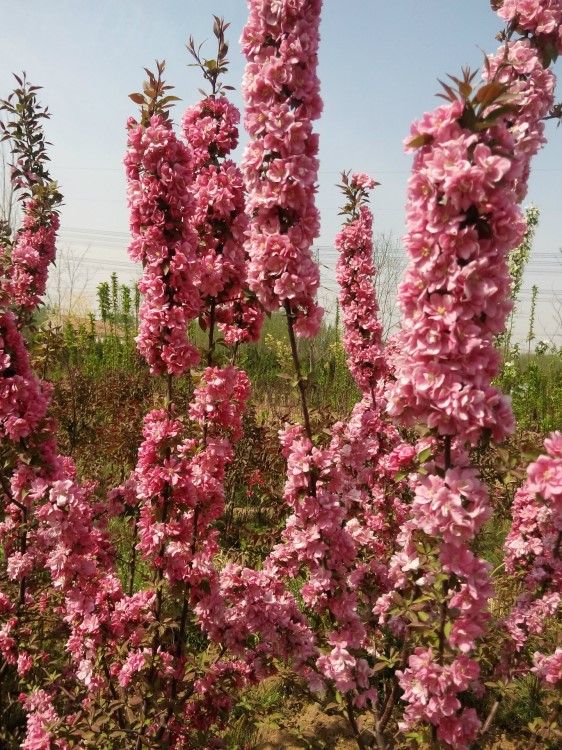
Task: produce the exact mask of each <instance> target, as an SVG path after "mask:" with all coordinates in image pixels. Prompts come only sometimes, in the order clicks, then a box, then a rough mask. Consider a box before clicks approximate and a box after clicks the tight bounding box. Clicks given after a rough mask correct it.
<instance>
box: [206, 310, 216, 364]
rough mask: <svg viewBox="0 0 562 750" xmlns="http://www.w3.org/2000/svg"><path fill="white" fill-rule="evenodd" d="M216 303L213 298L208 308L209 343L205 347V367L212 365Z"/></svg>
mask: <svg viewBox="0 0 562 750" xmlns="http://www.w3.org/2000/svg"><path fill="white" fill-rule="evenodd" d="M216 306H217V303H216V301H215V300H214V299H213V300H212V301H211V306H210V309H209V344H208V347H207V367H212V366H213V354H214V350H215V310H216Z"/></svg>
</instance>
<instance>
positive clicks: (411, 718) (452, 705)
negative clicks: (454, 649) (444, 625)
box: [396, 648, 480, 750]
mask: <svg viewBox="0 0 562 750" xmlns="http://www.w3.org/2000/svg"><path fill="white" fill-rule="evenodd" d="M479 673H480V668H479V666H478V663H477V662H475V661H474V660H472V659H468V658H466V657H465V656H458V657H457V658H456V659H455V660H454V661H453V662H452V663H451V664H449V665H442V664H440V663H439V661H438V660H437V659H436V657H435V655H434V654H433V651H432V649H431V648H429V649H423V648H416V649H415V651H414V653H413V654H411V655H410V657H409V659H408V668H407V669H405V670H398V671H397V673H396V674H397V676H398V680H399V683H400V687H401V688H402V690H403V691H404V695H403V698H404V700H406V701H407V702H408V706H407V708H406V711H405V713H404V716H403V719H402V721H401V722H400V723H399V728H400V730H401V731H403V732H407V731H408V730H410V729H411V728H412V726H413V725H414V724H416V723H417V722H419V721H427V722H429V723H430V724H432V725H433V726H435V727H436V728H437V737H438V739H439V740H441V741H442V742H446V743H447V744H448V745H450V746H451V747H454V748H456V750H468V748H469V747H470V746H471V743H472V742H474V740H475V739H476V736H477V733H478V730H479V728H480V720H479V718H478V715H477V714H476V711H475V710H474V709H473V708H462V706H461V702H460V700H459V699H458V697H457V694H458V693H461V692H464V691H465V690H467V689H469V687H470V686H471V683H474V682H475V681H476V680H478V676H479ZM461 709H462V710H461Z"/></svg>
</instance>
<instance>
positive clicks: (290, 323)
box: [285, 301, 312, 442]
mask: <svg viewBox="0 0 562 750" xmlns="http://www.w3.org/2000/svg"><path fill="white" fill-rule="evenodd" d="M285 311H286V313H287V327H288V330H289V342H290V344H291V354H292V355H293V364H294V366H295V372H296V375H297V388H298V389H299V393H300V397H301V406H302V415H303V419H304V428H305V430H306V436H307V437H308V439H309V440H310V442H312V427H311V425H310V415H309V412H308V403H307V399H306V385H305V380H304V378H303V376H302V370H301V365H300V360H299V353H298V350H297V339H296V336H295V327H294V324H295V314H294V313H293V311H292V310H291V303H290V302H288V301H287V302H285Z"/></svg>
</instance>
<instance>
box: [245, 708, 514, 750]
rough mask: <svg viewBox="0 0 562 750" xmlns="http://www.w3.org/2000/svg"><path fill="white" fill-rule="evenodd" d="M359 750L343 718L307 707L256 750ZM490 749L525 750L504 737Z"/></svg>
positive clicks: (263, 736)
mask: <svg viewBox="0 0 562 750" xmlns="http://www.w3.org/2000/svg"><path fill="white" fill-rule="evenodd" d="M304 748H306V750H357V744H356V742H355V740H354V739H353V735H352V733H351V730H350V728H349V726H348V724H347V722H346V721H345V720H344V719H343V718H342V717H341V716H327V715H326V714H324V713H323V712H322V711H321V710H320V709H319V708H318V707H317V706H314V705H311V706H308V707H306V708H305V709H304V710H303V711H302V713H301V714H300V715H299V716H296V717H295V720H294V728H292V729H291V730H290V731H289V730H284V729H263V730H262V731H261V732H260V736H259V739H258V743H257V744H256V750H303V749H304ZM489 750H524V747H523V746H521V745H519V746H517V745H515V744H513V742H511V741H510V740H508V739H507V738H506V737H502V738H501V739H499V740H496V742H495V743H494V744H493V745H491V746H490V747H489Z"/></svg>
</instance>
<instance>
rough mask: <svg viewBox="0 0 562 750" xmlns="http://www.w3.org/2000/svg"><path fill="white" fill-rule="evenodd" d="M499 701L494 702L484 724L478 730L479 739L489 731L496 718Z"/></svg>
mask: <svg viewBox="0 0 562 750" xmlns="http://www.w3.org/2000/svg"><path fill="white" fill-rule="evenodd" d="M500 703H501V699H500V698H498V699H497V700H495V701H494V703H493V705H492V708H491V709H490V711H489V713H488V716H487V717H486V720H485V722H484V724H483V725H482V729H481V730H480V738H483V737H485V736H486V735H487V734H488V732H489V731H490V727H491V726H492V723H493V721H494V719H495V718H496V714H497V712H498V709H499V707H500Z"/></svg>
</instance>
